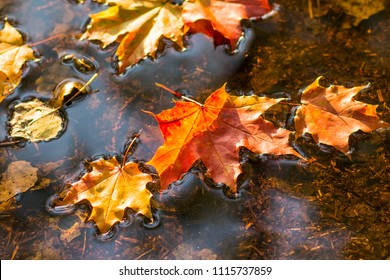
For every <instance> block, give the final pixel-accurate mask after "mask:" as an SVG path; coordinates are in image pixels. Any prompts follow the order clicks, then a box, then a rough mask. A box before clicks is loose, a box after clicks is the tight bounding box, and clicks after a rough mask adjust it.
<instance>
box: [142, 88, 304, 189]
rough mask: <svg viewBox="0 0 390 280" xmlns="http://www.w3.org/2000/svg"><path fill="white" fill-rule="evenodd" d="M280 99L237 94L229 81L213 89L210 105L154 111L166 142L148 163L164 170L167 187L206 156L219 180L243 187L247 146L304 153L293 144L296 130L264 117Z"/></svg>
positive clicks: (180, 105) (272, 151) (163, 182)
mask: <svg viewBox="0 0 390 280" xmlns="http://www.w3.org/2000/svg"><path fill="white" fill-rule="evenodd" d="M280 100H281V99H271V98H267V97H258V96H231V95H229V94H228V93H227V92H226V91H225V86H223V87H222V88H220V89H218V90H217V91H215V92H214V93H212V94H211V95H210V96H209V97H208V98H207V100H206V102H205V104H204V105H202V104H199V103H196V102H184V101H179V102H176V105H175V107H174V108H172V109H169V110H165V111H163V112H161V113H160V114H157V115H154V116H155V118H156V120H157V121H158V123H159V126H160V129H161V132H162V134H163V136H164V144H163V145H162V146H160V147H159V148H158V149H157V151H156V153H155V155H154V156H153V158H152V159H151V160H150V161H149V162H148V164H150V165H152V166H154V167H155V168H156V170H157V171H158V173H159V175H160V180H161V181H160V182H161V187H162V189H166V188H167V187H168V185H169V184H170V183H172V182H174V181H176V180H178V179H179V178H180V176H181V175H182V174H184V173H185V172H187V171H188V170H189V168H190V167H191V166H192V165H193V163H194V162H195V161H196V160H198V159H201V160H202V162H203V163H204V165H205V166H206V167H207V169H208V172H209V174H210V175H211V177H212V178H213V179H214V181H216V182H222V183H224V184H226V185H228V186H229V187H230V188H231V189H232V191H234V192H235V191H237V187H236V179H237V177H238V175H239V174H240V173H241V167H240V163H239V148H240V147H241V146H243V147H246V148H248V149H250V150H251V151H252V152H254V153H264V154H273V155H285V154H292V155H296V156H299V154H298V153H297V152H296V151H295V150H294V149H293V148H292V147H291V146H290V145H289V141H288V139H289V135H290V131H288V130H286V129H283V128H276V127H274V125H273V124H272V123H271V122H269V121H267V120H265V119H263V118H262V117H261V114H263V113H264V112H265V111H266V110H267V109H268V108H270V107H271V106H273V105H274V104H276V103H278V102H279V101H280Z"/></svg>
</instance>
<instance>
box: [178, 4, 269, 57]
mask: <svg viewBox="0 0 390 280" xmlns="http://www.w3.org/2000/svg"><path fill="white" fill-rule="evenodd" d="M270 11H271V7H270V5H269V3H268V0H240V1H239V0H192V1H191V0H190V1H185V2H184V3H183V20H184V23H185V24H186V25H188V26H189V27H190V30H191V32H192V33H196V32H200V33H204V34H206V35H208V36H210V37H213V38H218V37H219V36H218V34H221V35H222V36H223V38H225V39H227V41H228V42H229V43H230V45H231V46H232V48H233V49H235V48H236V46H237V42H238V41H239V39H240V37H241V36H242V35H243V31H242V28H241V20H243V19H253V18H260V17H261V16H263V15H264V14H266V13H268V12H270ZM215 43H216V45H218V44H220V43H224V41H223V40H221V42H215Z"/></svg>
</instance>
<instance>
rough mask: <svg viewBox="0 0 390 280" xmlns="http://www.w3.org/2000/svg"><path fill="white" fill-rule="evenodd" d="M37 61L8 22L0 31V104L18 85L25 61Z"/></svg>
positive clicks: (30, 49) (21, 37)
mask: <svg viewBox="0 0 390 280" xmlns="http://www.w3.org/2000/svg"><path fill="white" fill-rule="evenodd" d="M35 59H37V58H36V57H35V56H34V52H33V50H32V48H31V47H29V46H27V45H26V44H24V42H23V36H22V34H20V33H19V31H18V30H16V29H15V28H13V27H12V26H11V25H10V24H9V23H8V21H5V22H4V28H3V29H2V30H1V31H0V102H1V101H3V99H4V98H6V97H7V96H8V95H9V94H11V93H12V92H13V90H14V89H15V88H16V87H17V86H18V85H19V83H20V81H21V79H22V67H23V65H24V64H25V62H26V61H27V60H35Z"/></svg>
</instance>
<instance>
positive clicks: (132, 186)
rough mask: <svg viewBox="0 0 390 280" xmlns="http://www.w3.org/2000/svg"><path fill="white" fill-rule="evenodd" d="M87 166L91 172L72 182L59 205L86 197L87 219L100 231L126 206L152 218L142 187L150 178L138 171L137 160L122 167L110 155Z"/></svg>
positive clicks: (148, 195) (148, 193)
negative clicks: (88, 214)
mask: <svg viewBox="0 0 390 280" xmlns="http://www.w3.org/2000/svg"><path fill="white" fill-rule="evenodd" d="M90 165H91V167H92V171H91V172H89V173H86V174H85V175H84V176H83V177H82V178H81V179H80V180H79V181H77V182H75V183H73V184H72V187H71V189H70V190H69V191H68V192H67V194H66V196H65V197H64V199H63V200H62V201H60V202H59V203H58V204H59V205H66V204H75V203H78V202H80V201H82V200H88V201H89V203H90V204H91V206H92V213H91V215H90V217H89V219H88V220H93V221H95V223H96V225H97V227H98V228H99V230H100V232H101V233H105V232H107V231H108V230H109V229H110V227H111V226H112V225H114V224H115V223H116V222H120V221H121V220H122V219H123V216H124V213H125V209H126V208H131V209H133V210H134V211H135V212H137V213H140V214H142V215H144V216H145V217H147V218H149V219H150V220H153V218H152V212H151V206H150V198H151V197H152V194H151V193H150V192H149V191H148V190H147V189H146V184H147V183H148V182H151V181H152V177H151V176H150V175H148V174H146V173H142V172H141V171H140V170H139V169H138V164H137V163H134V162H128V163H126V164H124V165H123V166H122V165H120V164H119V163H118V161H117V159H116V158H115V157H113V158H110V159H108V160H105V159H98V160H95V161H93V162H91V163H90Z"/></svg>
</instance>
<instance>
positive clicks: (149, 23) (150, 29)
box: [81, 0, 186, 72]
mask: <svg viewBox="0 0 390 280" xmlns="http://www.w3.org/2000/svg"><path fill="white" fill-rule="evenodd" d="M106 2H108V3H114V4H116V5H114V6H111V7H109V8H108V9H107V10H104V11H102V12H99V13H97V14H93V15H90V17H91V23H90V25H89V27H88V29H87V31H86V32H85V33H84V34H83V36H82V37H81V39H86V38H88V39H89V40H99V41H101V42H102V43H103V48H104V47H106V46H108V45H110V44H111V43H113V42H120V44H119V46H118V49H117V51H116V55H117V57H118V60H119V63H118V64H119V72H123V70H124V69H125V68H126V67H128V66H130V65H133V64H136V63H137V62H138V61H139V60H140V59H142V58H144V57H146V56H148V55H149V56H151V57H153V58H154V57H155V54H156V51H157V48H158V44H159V42H160V39H161V38H162V37H165V38H167V39H170V40H171V41H173V42H174V43H176V45H177V46H178V47H179V48H180V49H184V46H183V41H182V38H183V35H184V34H185V32H186V31H185V29H184V24H183V20H182V17H181V7H179V6H177V5H174V4H172V3H171V2H170V1H163V0H155V1H152V0H150V1H137V0H127V1H125V0H122V1H120V0H117V1H106Z"/></svg>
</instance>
